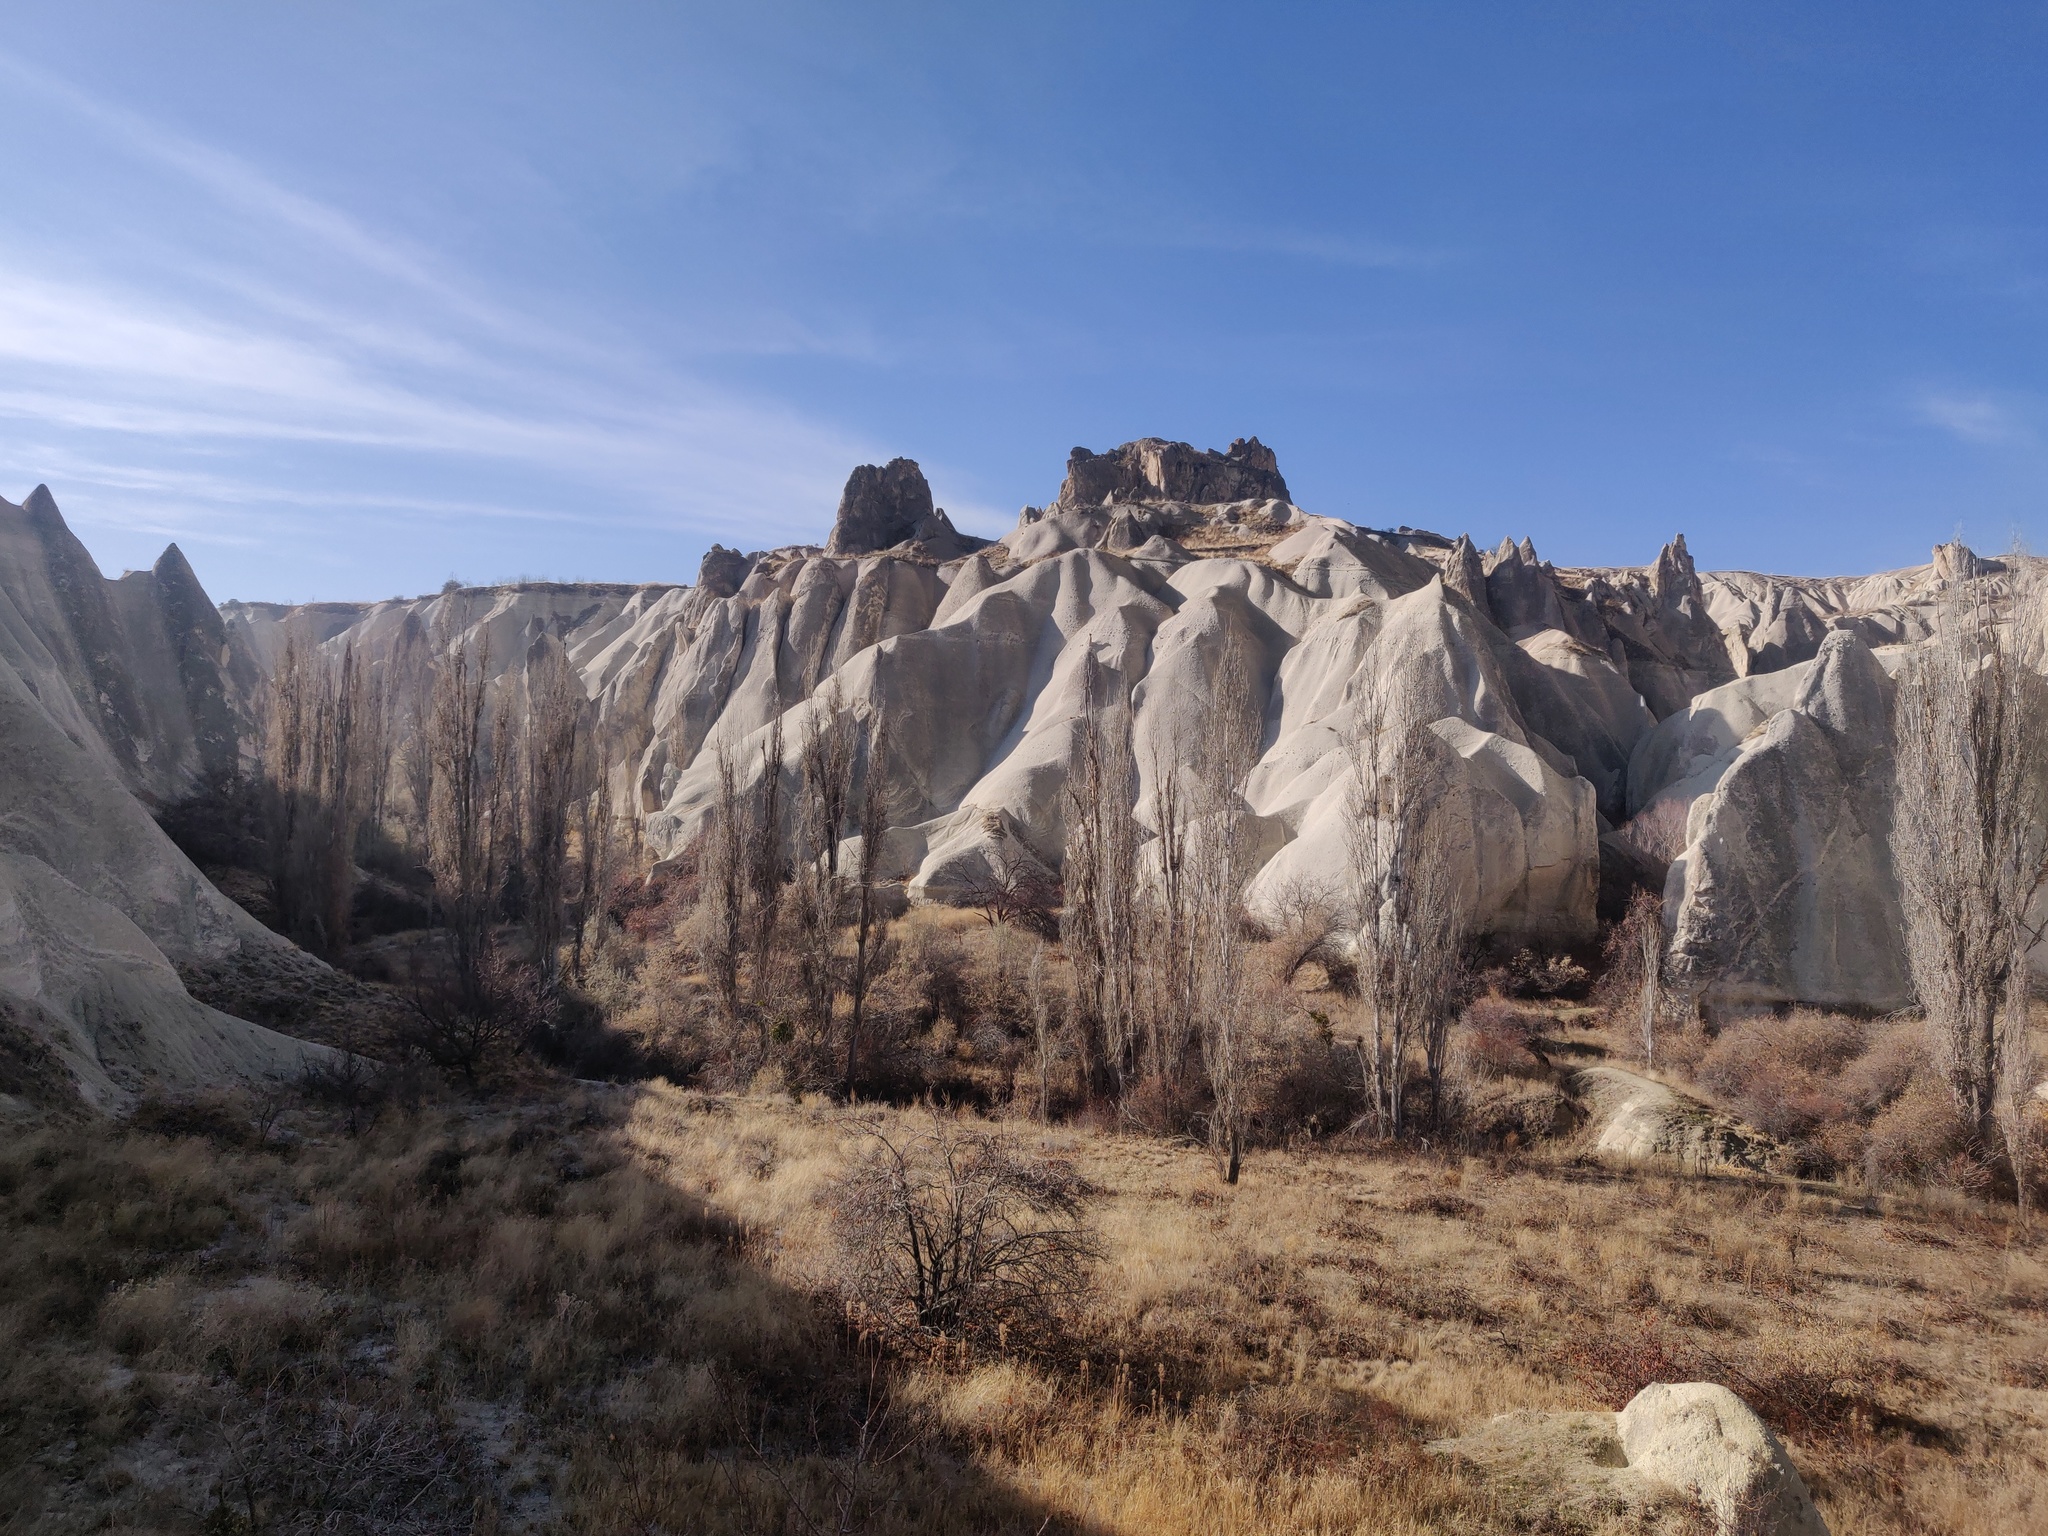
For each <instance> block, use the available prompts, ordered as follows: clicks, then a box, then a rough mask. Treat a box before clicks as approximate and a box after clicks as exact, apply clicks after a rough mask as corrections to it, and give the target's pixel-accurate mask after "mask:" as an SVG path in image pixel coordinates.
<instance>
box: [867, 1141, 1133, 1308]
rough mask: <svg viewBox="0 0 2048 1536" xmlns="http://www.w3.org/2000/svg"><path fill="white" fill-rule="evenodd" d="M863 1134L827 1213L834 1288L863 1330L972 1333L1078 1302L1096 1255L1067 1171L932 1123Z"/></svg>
mask: <svg viewBox="0 0 2048 1536" xmlns="http://www.w3.org/2000/svg"><path fill="white" fill-rule="evenodd" d="M867 1131H868V1140H869V1147H868V1153H867V1155H866V1156H865V1157H863V1158H862V1159H861V1160H860V1161H858V1162H857V1163H855V1164H854V1166H853V1167H851V1168H850V1169H848V1170H847V1172H846V1173H845V1174H844V1175H843V1176H842V1177H841V1178H840V1179H839V1181H838V1183H837V1186H836V1187H835V1189H834V1191H833V1197H832V1214H833V1224H834V1227H835V1230H836V1235H837V1237H838V1240H839V1246H840V1253H841V1256H842V1259H843V1261H844V1262H843V1268H842V1271H841V1284H842V1286H843V1288H844V1289H845V1291H846V1292H847V1295H848V1299H849V1300H850V1301H851V1302H852V1303H853V1304H854V1306H855V1307H856V1308H858V1309H859V1311H860V1312H861V1313H863V1314H864V1315H865V1316H866V1318H867V1319H868V1320H869V1321H870V1323H872V1324H874V1325H877V1326H879V1327H881V1328H883V1329H886V1330H889V1331H894V1332H904V1331H917V1330H925V1331H930V1332H946V1331H954V1332H965V1331H981V1330H985V1329H993V1328H995V1327H996V1326H998V1325H999V1324H1003V1323H1007V1322H1010V1321H1012V1320H1014V1319H1016V1318H1018V1317H1019V1316H1021V1315H1023V1314H1026V1313H1027V1312H1028V1313H1030V1314H1032V1315H1033V1316H1034V1317H1035V1318H1038V1319H1043V1318H1044V1317H1045V1316H1046V1315H1047V1314H1048V1313H1051V1312H1054V1311H1057V1310H1060V1309H1063V1308H1064V1307H1066V1306H1068V1305H1069V1304H1071V1303H1072V1302H1073V1301H1074V1300H1076V1299H1078V1298H1079V1297H1080V1296H1081V1295H1082V1294H1084V1292H1085V1291H1086V1289H1087V1279H1088V1270H1089V1266H1090V1265H1091V1264H1092V1263H1093V1261H1094V1260H1095V1258H1096V1257H1097V1254H1098V1251H1099V1250H1098V1247H1097V1244H1096V1241H1095V1238H1094V1236H1093V1234H1092V1233H1091V1232H1090V1230H1089V1228H1088V1226H1087V1224H1086V1222H1085V1220H1084V1218H1083V1214H1082V1205H1081V1197H1082V1195H1083V1193H1084V1192H1085V1190H1086V1188H1087V1186H1086V1185H1085V1184H1084V1183H1083V1182H1082V1180H1081V1178H1080V1176H1079V1175H1078V1174H1076V1173H1075V1172H1074V1170H1073V1168H1072V1167H1071V1166H1070V1165H1068V1164H1066V1163H1064V1162H1060V1161H1058V1160H1054V1159H1039V1158H1031V1157H1026V1156H1024V1155H1023V1154H1021V1153H1020V1152H1018V1151H1017V1149H1016V1148H1015V1147H1014V1146H1013V1145H1012V1144H1011V1143H1010V1142H1009V1141H1007V1140H1006V1139H1004V1138H1003V1137H1000V1136H997V1135H993V1134H991V1133H989V1132H987V1131H983V1130H979V1129H977V1128H975V1127H973V1126H971V1125H967V1124H964V1123H962V1122H959V1121H956V1120H952V1119H949V1118H947V1117H946V1116H944V1115H940V1114H937V1113H934V1114H933V1115H932V1116H931V1118H930V1121H929V1123H928V1124H927V1125H925V1126H923V1127H922V1128H919V1129H917V1130H912V1131H908V1132H896V1131H891V1130H889V1129H887V1128H885V1127H884V1126H883V1125H882V1124H881V1123H879V1122H873V1121H871V1122H870V1123H869V1125H868V1127H867Z"/></svg>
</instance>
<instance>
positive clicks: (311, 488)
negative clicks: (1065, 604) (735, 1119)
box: [0, 0, 2048, 599]
mask: <svg viewBox="0 0 2048 1536" xmlns="http://www.w3.org/2000/svg"><path fill="white" fill-rule="evenodd" d="M8 18H9V19H8V25H7V26H6V27H5V28H4V29H0V188H4V191H5V204H4V208H5V216H4V218H0V493H4V494H5V495H7V496H8V497H9V499H16V500H18V499H19V498H20V496H21V495H23V494H24V493H25V492H26V491H27V490H28V489H29V488H30V487H32V486H33V485H35V484H36V483H37V482H38V481H47V482H48V483H49V485H50V486H51V488H52V490H53V491H54V492H55V493H56V495H57V497H58V500H59V503H60V504H61V505H62V506H63V508H64V509H65V512H66V515H67V516H68V517H69V518H70V520H71V521H72V523H73V526H74V527H76V528H77V529H78V530H79V532H80V534H81V536H82V537H83V538H84V539H85V540H86V542H87V544H88V545H89V546H90V547H91V549H92V550H93V552H94V554H95V555H96V556H97V557H98V558H99V559H100V561H101V563H102V564H103V565H104V566H106V567H107V568H108V569H109V570H119V569H121V568H122V567H124V566H130V565H142V564H147V563H148V562H149V561H150V560H151V559H153V558H154V556H155V555H156V553H157V552H158V551H159V550H160V549H161V548H162V546H163V545H164V543H166V542H167V541H169V540H171V539H176V540H177V541H178V542H179V543H180V544H181V545H182V546H183V548H184V549H185V551H186V553H187V554H188V555H190V556H191V558H192V560H193V563H194V565H195V566H196V567H197V568H198V570H199V573H200V575H201V577H202V579H203V580H204V581H205V582H206V584H207V586H208V588H209V590H210V591H212V592H213V594H214V595H215V596H216V598H227V597H262V598H273V599H303V598H311V597H320V598H340V597H379V596H389V595H391V594H394V593H399V592H407V593H410V592H417V591H422V590H427V589H431V588H432V587H434V586H436V585H438V584H439V583H440V581H441V580H442V579H444V578H445V577H447V576H448V575H450V574H456V575H460V576H461V577H463V578H464V579H467V580H471V581H482V580H494V579H501V578H508V577H513V576H519V575H530V576H550V577H560V578H574V577H582V578H590V579H604V580H688V579H690V578H691V577H692V576H693V575H694V573H695V570H696V565H697V560H698V557H699V555H700V554H701V552H702V551H703V549H704V548H705V546H706V545H708V544H709V543H710V542H711V541H712V540H714V539H716V540H719V541H721V542H724V543H727V544H738V545H740V546H742V547H746V548H755V547H763V546H767V545H772V544H776V543H782V542H789V541H794V540H800V539H821V538H822V537H823V534H824V531H825V529H826V527H827V526H828V525H829V521H830V518H831V514H832V509H833V505H834V503H835V500H836V497H837V493H838V489H839V486H840V485H841V484H842V483H843V481H844V479H845V475H846V472H847V470H848V469H849V468H850V467H851V466H852V465H853V464H855V463H857V462H861V461H863V460H879V459H882V458H886V457H889V456H892V455H895V454H899V453H900V454H907V455H909V456H911V457H913V458H916V459H918V460H919V461H920V462H922V463H923V464H924V466H925V468H926V471H927V473H928V474H929V475H930V477H931V479H932V482H933V486H934V489H935V491H936V493H937V496H938V499H939V501H940V502H941V503H942V504H943V505H945V506H947V507H948V508H949V509H951V510H952V511H953V513H954V514H955V517H956V520H957V521H959V522H960V523H961V524H962V525H963V526H967V527H971V528H975V529H977V530H979V531H982V532H986V533H998V532H1001V531H1002V530H1003V529H1005V528H1007V527H1008V526H1009V525H1010V523H1011V522H1012V520H1013V519H1014V517H1015V514H1016V510H1017V508H1018V507H1019V506H1020V505H1022V504H1024V503H1026V502H1032V503H1038V502H1043V501H1044V500H1046V499H1047V498H1048V497H1049V496H1051V495H1052V493H1053V492H1054V490H1055V489H1056V488H1057V486H1058V482H1059V478H1060V474H1061V468H1062V465H1063V463H1064V460H1065V456H1066V453H1067V450H1068V449H1069V448H1070V447H1071V446H1073V445H1075V444H1085V445H1087V446H1090V447H1095V448H1103V447H1108V446H1110V445H1113V444H1115V443H1117V442H1120V441H1123V440H1125V439H1128V438H1132V437H1137V436H1141V435H1147V434H1153V435H1159V436H1167V437H1178V438H1185V439H1187V440H1190V441H1192V442H1195V443H1198V444H1201V445H1204V446H1212V447H1221V446H1223V445H1224V444H1225V443H1226V442H1228V441H1229V439H1230V438H1232V437H1234V436H1238V435H1244V434H1251V433H1256V434H1257V435H1259V436H1260V437H1261V438H1263V439H1264V440H1265V441H1266V442H1268V443H1269V444H1271V445H1272V446H1273V447H1274V448H1275V449H1276V450H1277V451H1278V453H1279V455H1280V462H1281V467H1282V469H1283V470H1284V471H1285V473H1286V474H1287V477H1288V481H1289V484H1290V485H1291V487H1292V488H1293V490H1294V493H1295V499H1296V500H1297V501H1298V502H1300V503H1301V504H1302V505H1303V506H1305V507H1307V508H1308V509H1309V510H1311V511H1316V512H1328V513H1334V514H1337V515H1340V516H1344V517H1349V518H1352V519H1354V520H1356V521H1360V522H1364V523H1368V524H1375V525H1384V524H1393V523H1401V522H1406V523H1412V524H1416V525H1420V526H1427V527H1434V528H1438V529H1441V530H1443V531H1445V532H1457V531H1461V530H1463V531H1469V532H1471V533H1472V534H1473V535H1474V536H1475V537H1477V538H1479V539H1480V540H1482V541H1483V542H1486V543H1492V542H1494V541H1497V540H1498V539H1499V538H1500V537H1501V536H1502V535H1504V534H1505V535H1513V536H1516V537H1520V536H1522V535H1524V534H1527V535H1530V536H1532V537H1533V538H1534V539H1535V541H1536V544H1537V547H1538V549H1539V550H1540V551H1541V552H1542V553H1543V554H1544V555H1546V556H1548V557H1549V558H1552V559H1554V560H1557V561H1558V562H1560V563H1614V564H1620V563H1639V562H1643V561H1647V560H1649V559H1651V558H1653V557H1654V555H1655V552H1656V549H1657V547H1658V545H1659V544H1660V543H1661V542H1662V541H1663V539H1664V538H1666V537H1667V536H1668V535H1669V534H1670V533H1672V532H1673V531H1677V530H1683V531H1684V532H1685V533H1686V534H1687V536H1688V540H1689V542H1690V544H1691V546H1692V548H1693V550H1694V552H1695V554H1696V555H1697V557H1698V558H1699V560H1700V562H1701V564H1702V565H1704V566H1714V567H1722V566H1736V567H1746V568H1751V569H1767V570H1781V571H1789V572H1804V573H1824V572H1838V571H1865V570H1872V569H1879V568H1883V567H1887V566H1893V565H1900V564H1908V563H1913V562H1916V561H1919V560H1924V559H1925V558H1926V557H1927V556H1926V551H1927V549H1928V546H1929V545H1931V544H1932V543H1934V542H1936V541H1937V540H1939V539H1942V538H1945V537H1948V536H1949V535H1950V534H1952V533H1953V532H1955V531H1956V530H1957V529H1961V530H1962V531H1963V533H1964V534H1965V536H1966V537H1968V538H1969V539H1970V540H1971V541H1972V542H1974V543H1976V544H1977V545H1979V546H1980V547H1985V548H2000V547H2003V546H2005V545H2007V544H2008V543H2010V542H2011V540H2012V539H2013V538H2014V537H2015V535H2017V536H2019V537H2021V538H2023V539H2025V540H2026V541H2027V542H2028V543H2029V544H2030V546H2032V547H2035V548H2040V547H2043V545H2048V497H2044V493H2048V195H2044V194H2048V111H2044V110H2043V109H2042V107H2041V103H2042V101H2043V100H2048V9H2044V7H2043V6H2041V5H2038V4H2037V5H2030V6H2024V7H2004V6H1999V5H1995V4H1979V5H1970V6H1958V7H1935V6H1924V5H1923V6H1892V5H1884V4H1872V3H1863V4H1842V5H1832V6H1801V5H1786V4H1773V5H1743V4H1713V5H1687V4H1657V5H1650V4H1641V5H1602V4H1599V3H1590V0H1589V3H1577V4H1570V5H1533V4H1532V5H1512V6H1510V5H1447V4H1416V5H1327V6H1324V5H1313V6H1312V5H1298V6H1266V7H1221V6H1205V5H1170V6H1169V5H1158V6H1146V5H1121V6H1111V5H1061V4H1053V3H1034V4H1031V5H1028V6H1026V5H1015V6H1001V7H999V6H991V5H953V6H939V5H933V6H891V5H868V4H857V3H848V0H841V3H839V4H828V5H818V6H802V5H776V4H767V3H753V4H748V5H744V6H739V5H728V6H719V7H694V6H687V5H654V4H632V5H628V4H603V3H588V4H577V5H570V4H559V5H538V4H524V3H517V0H498V3H493V4H489V5H480V4H479V5H467V4H452V3H438V4H437V3H424V0H413V3H407V4H393V5H377V4H370V3H353V4H347V5H343V4H317V3H299V4H293V5H289V6H286V5H277V4H274V3H261V4H254V3H252V4H227V3H219V4H210V5H189V6H179V7H169V6H161V5H144V4H135V5H106V4H92V3H79V0H71V3H65V4H37V3H33V0H15V3H14V4H11V5H10V6H9V7H8Z"/></svg>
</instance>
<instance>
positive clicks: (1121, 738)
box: [1061, 655, 1139, 1097]
mask: <svg viewBox="0 0 2048 1536" xmlns="http://www.w3.org/2000/svg"><path fill="white" fill-rule="evenodd" d="M1082 689H1083V697H1084V698H1085V699H1086V700H1087V712H1086V713H1085V714H1084V716H1083V717H1082V720H1081V728H1080V731H1079V733H1078V735H1077V737H1076V740H1075V747H1074V758H1073V762H1072V764H1071V765H1070V766H1069V768H1068V772H1067V843H1066V860H1065V864H1066V868H1065V880H1066V909H1065V911H1064V913H1063V915H1062V921H1061V930H1062V937H1063V938H1064V939H1065V941H1066V947H1067V954H1068V957H1069V959H1070V960H1071V961H1072V963H1073V972H1074V983H1075V1004H1076V1009H1075V1011H1076V1015H1077V1018H1078V1019H1079V1021H1080V1023H1081V1026H1082V1036H1083V1048H1084V1051H1085V1052H1086V1055H1087V1058H1088V1067H1089V1075H1090V1078H1091V1084H1090V1086H1091V1087H1092V1088H1094V1089H1095V1091H1097V1092H1113V1093H1115V1094H1117V1095H1118V1096H1119V1097H1121V1096H1122V1093H1123V1088H1124V1084H1125V1082H1126V1080H1127V1079H1128V1078H1129V1077H1130V1076H1131V1075H1132V1073H1133V1072H1134V1071H1135V1069H1136V1067H1137V1052H1138V1046H1139V1036H1138V1028H1137V1019H1138V891H1137V885H1138V880H1137V873H1138V870H1137V863H1138V827H1137V819H1136V817H1135V816H1134V814H1133V809H1132V806H1133V788H1132V775H1133V767H1134V764H1133V760H1132V756H1131V698H1130V690H1129V689H1128V687H1126V686H1125V684H1124V682H1123V680H1122V679H1121V678H1120V677H1117V676H1116V675H1115V674H1113V673H1105V672H1104V671H1103V670H1102V669H1101V668H1099V667H1098V666H1097V665H1096V662H1095V658H1094V657H1093V655H1090V656H1089V657H1088V658H1087V660H1086V661H1085V663H1084V668H1083V673H1082ZM1105 692H1106V693H1108V694H1109V695H1110V699H1109V701H1108V703H1107V704H1106V705H1105V706H1104V707H1102V708H1100V709H1098V708H1097V707H1096V705H1095V700H1096V698H1097V696H1098V695H1099V694H1101V693H1105Z"/></svg>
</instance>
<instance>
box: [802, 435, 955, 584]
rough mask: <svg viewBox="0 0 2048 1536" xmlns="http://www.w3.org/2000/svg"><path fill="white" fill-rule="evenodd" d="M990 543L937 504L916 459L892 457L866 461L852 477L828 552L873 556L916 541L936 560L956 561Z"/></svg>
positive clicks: (921, 549) (830, 553) (848, 481)
mask: <svg viewBox="0 0 2048 1536" xmlns="http://www.w3.org/2000/svg"><path fill="white" fill-rule="evenodd" d="M987 542H988V541H987V540H986V539H976V538H972V537H970V536H968V535H966V534H963V533H960V532H959V531H958V530H956V529H955V528H954V527H953V524H952V521H951V520H950V519H949V518H947V516H946V514H945V511H944V509H943V508H937V507H934V506H933V505H932V488H931V487H930V486H929V485H927V484H926V483H925V478H924V471H923V470H921V469H919V468H918V467H917V461H916V460H915V459H891V460H890V461H889V462H888V463H887V464H883V465H879V466H877V465H874V464H862V465H860V466H858V467H857V468H855V470H854V472H853V473H852V474H851V475H849V476H848V477H847V480H846V489H845V491H843V492H842V493H841V494H840V497H839V515H838V517H837V518H836V519H835V520H834V521H833V524H832V535H831V537H830V538H829V539H827V540H826V541H825V553H826V554H828V555H841V556H845V555H872V554H877V553H879V552H880V551H882V550H885V549H894V548H895V547H896V546H897V545H899V544H913V545H916V546H918V548H919V550H920V552H922V553H924V554H928V555H930V556H932V557H933V558H935V559H939V560H954V559H958V558H959V557H960V556H961V555H964V554H967V553H969V552H970V551H972V550H976V549H979V548H981V547H982V546H983V545H984V544H986V543H987Z"/></svg>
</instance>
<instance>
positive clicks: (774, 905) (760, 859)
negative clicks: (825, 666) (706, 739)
mask: <svg viewBox="0 0 2048 1536" xmlns="http://www.w3.org/2000/svg"><path fill="white" fill-rule="evenodd" d="M756 799H757V803H756V805H755V809H754V816H753V827H752V832H753V846H752V847H751V848H749V849H748V852H747V884H748V887H749V894H750V896H751V900H752V906H753V911H752V913H751V922H750V924H749V926H750V928H751V933H750V935H749V940H750V943H749V947H750V949H751V950H752V960H753V966H752V970H753V986H754V992H755V995H756V997H757V998H758V999H760V1000H763V1001H765V1000H767V999H768V998H770V997H771V996H773V995H774V993H775V985H774V973H775V971H776V970H777V969H778V966H779V962H780V960H781V951H780V948H779V940H780V939H781V936H782V887H783V885H784V883H785V881H786V879H787V876H788V864H787V861H786V858H785V850H784V847H783V826H782V717H781V716H780V715H777V716H776V717H775V719H774V720H773V721H772V722H771V723H770V725H769V727H768V735H767V737H766V739H764V740H763V741H762V743H761V792H760V794H759V795H758V796H757V797H756ZM761 1049H762V1052H763V1054H765V1053H766V1052H767V1049H768V1010H767V1009H766V1008H763V1009H762V1010H761Z"/></svg>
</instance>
